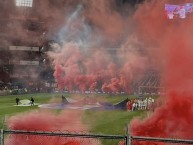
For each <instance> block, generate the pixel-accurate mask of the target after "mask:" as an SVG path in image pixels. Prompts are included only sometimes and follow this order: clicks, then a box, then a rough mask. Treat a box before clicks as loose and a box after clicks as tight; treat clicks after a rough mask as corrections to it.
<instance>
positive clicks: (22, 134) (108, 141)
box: [0, 129, 193, 145]
mask: <svg viewBox="0 0 193 145" xmlns="http://www.w3.org/2000/svg"><path fill="white" fill-rule="evenodd" d="M54 140H55V141H57V143H56V142H55V143H53V145H56V144H57V145H58V144H59V145H68V143H67V141H68V142H69V145H72V144H73V142H74V144H73V145H84V144H90V145H158V144H159V145H160V144H161V145H163V144H167V145H170V144H175V145H180V144H193V140H187V139H173V138H155V137H141V136H130V135H129V134H127V135H103V134H88V133H69V132H60V131H55V132H46V131H22V130H3V129H1V132H0V145H18V144H24V145H34V144H35V145H46V141H49V145H52V144H51V142H53V141H54ZM61 142H63V143H62V144H61ZM77 142H79V143H77Z"/></svg>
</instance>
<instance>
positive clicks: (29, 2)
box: [16, 0, 33, 7]
mask: <svg viewBox="0 0 193 145" xmlns="http://www.w3.org/2000/svg"><path fill="white" fill-rule="evenodd" d="M16 6H18V7H20V6H22V7H32V6H33V0H16Z"/></svg>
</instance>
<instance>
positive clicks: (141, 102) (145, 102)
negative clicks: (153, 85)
mask: <svg viewBox="0 0 193 145" xmlns="http://www.w3.org/2000/svg"><path fill="white" fill-rule="evenodd" d="M153 106H154V99H152V98H151V97H149V98H145V99H134V100H129V101H128V102H127V110H129V111H135V110H151V109H152V108H153Z"/></svg>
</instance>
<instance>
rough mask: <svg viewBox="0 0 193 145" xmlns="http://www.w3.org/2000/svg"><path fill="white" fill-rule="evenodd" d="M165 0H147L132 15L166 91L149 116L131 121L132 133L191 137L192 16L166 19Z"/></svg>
mask: <svg viewBox="0 0 193 145" xmlns="http://www.w3.org/2000/svg"><path fill="white" fill-rule="evenodd" d="M167 2H169V1H156V2H155V1H150V2H146V3H144V4H143V5H141V6H140V7H139V9H138V10H137V12H136V14H135V20H136V23H137V25H138V26H137V27H136V30H137V31H136V32H137V33H138V37H140V39H141V40H142V41H143V42H144V45H145V46H146V47H147V48H148V51H149V54H150V55H151V56H152V60H154V62H155V63H154V65H155V66H156V67H157V68H159V69H160V72H162V83H163V85H164V87H165V91H166V92H165V93H166V94H165V96H162V97H161V100H162V104H163V105H162V106H161V107H159V108H157V109H156V110H155V112H154V113H153V114H152V115H151V116H150V117H149V118H147V119H145V120H143V121H139V120H137V119H135V120H133V122H132V123H131V132H132V135H137V136H150V137H174V138H184V139H193V126H192V124H193V105H192V102H193V89H192V86H193V73H192V71H193V69H192V66H193V57H192V55H193V49H192V48H193V41H192V40H191V38H192V34H193V28H192V25H193V20H192V17H193V16H190V17H188V18H187V19H184V20H182V19H176V20H174V21H170V20H167V19H165V17H164V4H165V3H167ZM170 2H173V3H174V4H175V1H170ZM136 144H137V145H140V144H148V145H149V144H151V143H145V142H136ZM154 144H155V143H154Z"/></svg>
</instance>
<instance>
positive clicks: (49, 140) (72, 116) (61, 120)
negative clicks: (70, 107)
mask: <svg viewBox="0 0 193 145" xmlns="http://www.w3.org/2000/svg"><path fill="white" fill-rule="evenodd" d="M80 113H81V112H78V111H65V112H62V113H60V114H58V115H55V114H53V113H50V112H46V111H40V112H37V111H35V112H30V113H27V114H24V115H19V116H15V117H12V118H10V119H9V120H8V128H9V129H11V130H30V131H51V132H53V131H56V132H60V133H61V132H62V131H63V132H64V133H65V132H70V133H81V132H86V131H87V130H88V128H87V127H86V126H85V125H83V124H82V123H81V115H80ZM42 143H43V144H46V145H89V144H100V143H99V142H95V141H94V140H92V139H84V140H83V139H80V138H67V137H59V136H54V137H53V136H52V137H48V136H39V135H27V136H26V135H25V134H24V135H21V134H20V135H11V136H9V137H8V138H6V140H5V145H9V144H12V145H18V144H28V145H38V144H42Z"/></svg>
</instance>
